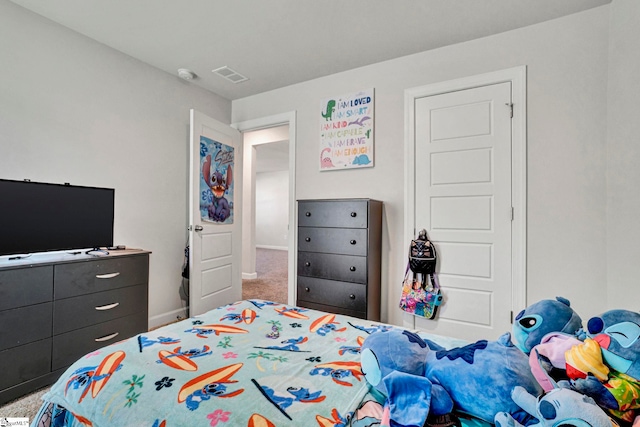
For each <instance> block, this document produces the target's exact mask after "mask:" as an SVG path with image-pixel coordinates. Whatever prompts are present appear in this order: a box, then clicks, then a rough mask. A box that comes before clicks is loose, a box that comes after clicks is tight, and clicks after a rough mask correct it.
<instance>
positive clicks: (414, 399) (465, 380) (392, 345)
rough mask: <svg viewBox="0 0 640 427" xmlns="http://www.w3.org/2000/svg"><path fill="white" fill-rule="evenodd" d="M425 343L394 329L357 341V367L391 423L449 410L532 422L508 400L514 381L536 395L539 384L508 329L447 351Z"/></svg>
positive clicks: (413, 422)
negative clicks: (505, 415) (382, 400)
mask: <svg viewBox="0 0 640 427" xmlns="http://www.w3.org/2000/svg"><path fill="white" fill-rule="evenodd" d="M430 344H431V343H428V342H425V340H423V339H422V338H421V337H419V336H418V335H416V334H415V333H412V332H409V331H404V330H401V329H396V328H394V329H391V330H389V331H385V332H375V333H373V334H371V335H369V336H368V337H367V338H366V339H365V341H364V343H363V345H362V352H361V363H362V371H363V373H364V375H365V378H366V379H367V381H368V382H369V383H370V384H371V385H372V386H373V387H375V388H376V389H377V390H378V391H379V392H381V393H382V394H383V395H384V396H385V397H386V403H385V406H386V408H387V410H388V412H389V418H390V425H391V426H392V427H395V426H403V427H409V426H411V427H413V426H416V427H423V425H424V424H425V422H426V420H427V416H429V417H438V416H442V415H446V414H449V413H451V412H452V411H456V412H458V413H460V414H468V415H471V416H473V417H476V418H479V419H481V420H484V421H486V422H488V423H493V422H494V417H495V416H496V414H497V413H498V412H501V411H505V412H506V413H508V414H510V415H511V416H512V417H513V418H514V419H515V420H517V421H518V422H520V423H521V424H523V425H527V424H529V423H532V422H534V421H535V419H534V418H533V417H532V416H531V415H530V414H528V413H527V412H526V411H524V410H523V409H522V408H520V407H519V406H518V405H517V404H516V403H515V402H514V401H513V400H512V399H511V391H512V390H513V389H514V387H516V386H521V387H523V388H524V389H525V390H526V391H527V392H528V393H531V394H533V395H536V396H537V395H539V394H541V392H542V389H541V388H540V386H539V385H538V383H537V382H536V380H535V379H534V378H533V376H532V375H531V372H530V370H529V365H528V357H527V356H526V355H525V354H524V353H523V352H522V351H520V350H519V349H518V348H516V347H515V346H514V345H513V343H512V342H511V336H510V334H509V333H506V334H504V335H503V336H502V337H500V338H499V339H498V340H497V341H485V340H482V341H477V342H475V343H472V344H469V345H467V346H464V347H459V348H453V349H451V350H445V349H442V348H441V347H440V348H438V347H437V346H433V345H432V346H431V347H432V348H434V349H433V350H432V349H431V348H429V345H430Z"/></svg>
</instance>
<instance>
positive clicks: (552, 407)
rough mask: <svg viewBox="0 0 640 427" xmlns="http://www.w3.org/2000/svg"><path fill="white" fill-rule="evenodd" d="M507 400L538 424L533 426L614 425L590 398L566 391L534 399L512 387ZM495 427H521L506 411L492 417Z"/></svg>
mask: <svg viewBox="0 0 640 427" xmlns="http://www.w3.org/2000/svg"><path fill="white" fill-rule="evenodd" d="M511 397H512V398H513V401H514V402H515V403H517V404H518V405H520V407H522V409H524V410H525V411H527V412H528V413H529V414H531V415H532V416H534V417H535V418H537V420H538V423H537V424H533V425H534V426H536V427H555V426H585V427H586V426H589V427H615V426H617V424H616V423H615V422H613V421H612V420H611V418H609V417H608V416H607V414H605V412H604V411H603V410H602V409H601V408H600V407H599V406H598V405H596V402H595V401H594V400H593V399H591V398H590V397H587V396H585V395H582V394H580V393H578V392H576V391H573V390H569V389H566V388H555V389H553V390H552V391H550V392H549V393H547V394H545V395H544V396H541V397H540V398H538V397H537V396H533V395H531V394H529V393H527V391H526V390H525V389H523V388H522V387H516V388H514V389H513V392H512V393H511ZM495 424H496V427H521V426H522V424H520V423H518V422H517V421H516V420H514V419H513V417H512V416H511V415H509V414H507V413H506V412H500V413H498V414H497V415H496V417H495Z"/></svg>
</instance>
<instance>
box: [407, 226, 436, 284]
mask: <svg viewBox="0 0 640 427" xmlns="http://www.w3.org/2000/svg"><path fill="white" fill-rule="evenodd" d="M437 261H438V255H437V253H436V247H435V246H434V245H433V243H431V241H430V240H429V238H428V237H427V230H420V232H419V233H418V238H417V239H415V240H412V241H411V245H410V246H409V268H411V271H413V272H414V273H420V274H433V273H434V272H435V271H436V262H437Z"/></svg>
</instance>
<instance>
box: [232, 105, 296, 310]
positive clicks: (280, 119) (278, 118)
mask: <svg viewBox="0 0 640 427" xmlns="http://www.w3.org/2000/svg"><path fill="white" fill-rule="evenodd" d="M282 125H288V126H289V235H288V239H287V276H288V278H287V302H288V304H289V305H294V304H295V301H296V295H295V292H296V286H295V263H296V258H295V257H296V251H295V243H296V239H297V229H298V218H297V216H296V179H295V178H296V112H295V111H290V112H288V113H282V114H276V115H273V116H267V117H261V118H258V119H252V120H245V121H242V122H236V123H232V124H231V127H232V128H235V129H237V130H238V131H240V132H241V133H244V132H250V131H256V130H261V129H267V128H271V127H276V126H282Z"/></svg>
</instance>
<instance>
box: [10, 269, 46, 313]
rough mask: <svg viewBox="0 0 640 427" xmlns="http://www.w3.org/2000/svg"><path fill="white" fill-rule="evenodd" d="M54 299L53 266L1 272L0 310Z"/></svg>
mask: <svg viewBox="0 0 640 427" xmlns="http://www.w3.org/2000/svg"><path fill="white" fill-rule="evenodd" d="M52 299H53V266H52V265H49V266H43V267H28V268H20V269H15V270H4V271H0V310H7V309H10V308H16V307H22V306H25V305H32V304H39V303H42V302H47V301H51V300H52Z"/></svg>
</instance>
